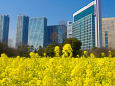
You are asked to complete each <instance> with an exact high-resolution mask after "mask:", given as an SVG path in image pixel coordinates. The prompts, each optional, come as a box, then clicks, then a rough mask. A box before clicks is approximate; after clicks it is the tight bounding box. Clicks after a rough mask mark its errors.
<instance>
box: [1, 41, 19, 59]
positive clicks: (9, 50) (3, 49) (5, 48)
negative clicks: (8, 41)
mask: <svg viewBox="0 0 115 86" xmlns="http://www.w3.org/2000/svg"><path fill="white" fill-rule="evenodd" d="M2 53H5V54H7V55H8V56H9V57H14V56H17V55H18V52H17V50H16V49H14V48H9V47H8V46H7V45H5V44H3V43H0V55H1V54H2Z"/></svg>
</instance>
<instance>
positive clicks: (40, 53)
mask: <svg viewBox="0 0 115 86" xmlns="http://www.w3.org/2000/svg"><path fill="white" fill-rule="evenodd" d="M37 53H38V54H39V55H40V56H44V48H42V46H39V49H38V50H37Z"/></svg>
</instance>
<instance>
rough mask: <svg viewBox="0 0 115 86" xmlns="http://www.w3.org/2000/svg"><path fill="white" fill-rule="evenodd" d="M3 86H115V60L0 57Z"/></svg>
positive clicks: (0, 75) (0, 77) (33, 56)
mask: <svg viewBox="0 0 115 86" xmlns="http://www.w3.org/2000/svg"><path fill="white" fill-rule="evenodd" d="M0 86H115V58H110V57H104V58H95V56H94V55H93V54H92V55H90V57H87V58H85V57H84V56H83V57H80V58H70V57H67V58H65V57H54V58H50V57H42V58H40V57H39V56H38V54H35V53H31V55H30V58H24V57H19V56H17V57H16V58H8V57H7V55H5V54H2V55H1V57H0Z"/></svg>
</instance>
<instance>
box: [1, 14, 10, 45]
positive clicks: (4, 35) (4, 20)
mask: <svg viewBox="0 0 115 86" xmlns="http://www.w3.org/2000/svg"><path fill="white" fill-rule="evenodd" d="M8 33H9V16H8V15H0V42H1V43H4V44H6V45H8Z"/></svg>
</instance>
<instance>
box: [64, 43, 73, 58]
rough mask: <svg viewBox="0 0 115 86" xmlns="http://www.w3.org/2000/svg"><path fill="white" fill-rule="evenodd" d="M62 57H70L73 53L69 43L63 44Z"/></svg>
mask: <svg viewBox="0 0 115 86" xmlns="http://www.w3.org/2000/svg"><path fill="white" fill-rule="evenodd" d="M62 52H63V57H72V55H73V49H72V48H71V45H70V44H65V45H64V46H63V50H62Z"/></svg>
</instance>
